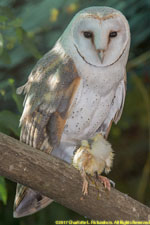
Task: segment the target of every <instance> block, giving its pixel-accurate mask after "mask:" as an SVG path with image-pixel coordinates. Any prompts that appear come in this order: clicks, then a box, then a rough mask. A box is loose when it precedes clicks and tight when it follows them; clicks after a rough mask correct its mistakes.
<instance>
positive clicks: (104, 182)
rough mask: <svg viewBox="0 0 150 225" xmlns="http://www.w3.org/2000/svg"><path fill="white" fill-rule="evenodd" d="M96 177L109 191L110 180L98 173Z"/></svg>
mask: <svg viewBox="0 0 150 225" xmlns="http://www.w3.org/2000/svg"><path fill="white" fill-rule="evenodd" d="M98 178H99V179H100V181H101V183H102V184H103V185H104V187H105V188H106V189H107V190H108V191H110V189H111V184H110V180H109V179H108V178H107V177H104V176H101V175H99V176H98Z"/></svg>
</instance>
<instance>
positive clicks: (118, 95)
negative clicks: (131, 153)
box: [14, 7, 130, 217]
mask: <svg viewBox="0 0 150 225" xmlns="http://www.w3.org/2000/svg"><path fill="white" fill-rule="evenodd" d="M129 46H130V31H129V26H128V22H127V20H126V18H125V17H124V16H123V15H122V13H121V12H119V11H117V10H115V9H112V8H109V7H90V8H87V9H84V10H82V11H81V12H79V13H78V14H77V15H76V16H75V17H74V18H73V20H72V21H71V23H70V24H69V25H68V27H67V29H66V30H65V31H64V33H63V34H62V36H61V37H60V38H59V40H58V41H57V42H56V44H55V46H54V48H53V49H52V50H51V51H50V52H48V53H47V54H46V55H45V56H44V57H43V58H42V59H40V60H39V62H38V63H37V65H36V66H35V68H34V69H33V70H32V72H31V75H30V76H29V79H28V82H27V83H26V84H25V85H24V86H22V87H21V88H20V89H19V90H18V92H19V93H22V92H23V93H25V95H26V96H25V100H24V111H23V114H22V117H21V120H20V124H21V127H22V129H21V137H20V140H21V141H22V142H25V143H26V144H29V145H31V146H33V147H34V148H36V149H40V150H43V151H45V152H47V153H51V154H53V155H55V156H56V157H59V158H61V159H62V160H65V161H67V162H69V163H71V160H72V157H73V152H74V150H75V149H77V148H78V147H80V144H81V142H82V140H89V139H91V138H93V137H94V136H95V135H96V134H97V133H99V134H101V135H103V136H104V137H105V138H107V136H108V133H109V131H110V128H111V124H112V122H113V121H114V122H115V123H117V122H118V120H119V119H120V116H121V113H122V109H123V105H124V100H125V93H126V69H125V67H126V63H127V58H128V52H129ZM101 141H102V140H101ZM99 144H100V143H99ZM106 145H107V144H106ZM93 146H94V144H93ZM81 147H82V146H81ZM100 147H101V144H100ZM94 148H95V147H93V149H91V152H89V154H95V153H94V152H95V151H94ZM96 149H97V147H96ZM106 151H107V150H106ZM96 152H97V151H96ZM100 152H101V155H102V156H103V157H104V154H102V153H103V152H104V151H100ZM100 152H99V154H100ZM110 153H112V151H110ZM108 155H109V154H108ZM110 155H111V154H110ZM82 156H83V159H84V155H82ZM108 158H109V157H108ZM104 159H105V162H106V161H107V157H106V158H105V157H104ZM110 161H112V159H111V160H110ZM99 163H100V162H99ZM100 164H101V163H100ZM100 164H99V165H98V168H99V166H100ZM103 167H104V166H103ZM92 168H94V165H93V166H92ZM103 169H105V167H104V168H103ZM87 170H88V168H87ZM94 170H95V169H94ZM85 173H86V171H85ZM18 193H19V194H18ZM16 199H17V200H16V201H15V209H14V210H15V211H14V216H15V217H21V216H25V215H29V214H32V213H34V212H36V211H38V210H40V209H41V208H43V207H45V206H46V205H47V204H49V203H50V202H51V200H50V199H48V198H46V197H44V196H42V195H40V194H39V193H37V192H35V191H33V190H31V189H28V188H26V187H24V186H21V187H20V188H19V192H18V191H17V193H16ZM31 199H32V201H31Z"/></svg>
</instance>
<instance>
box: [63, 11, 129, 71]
mask: <svg viewBox="0 0 150 225" xmlns="http://www.w3.org/2000/svg"><path fill="white" fill-rule="evenodd" d="M66 34H67V35H66ZM63 37H64V38H65V40H66V41H65V42H66V43H65V45H68V46H69V48H70V47H71V46H70V44H71V45H73V47H75V49H76V51H77V53H78V54H79V56H80V57H81V58H82V60H84V61H85V62H86V63H88V64H90V65H93V66H96V67H104V66H108V65H112V64H114V63H115V62H116V61H118V59H119V58H120V57H121V56H122V55H123V53H124V51H128V50H129V45H130V30H129V25H128V22H127V20H126V18H125V17H124V16H123V14H122V13H121V12H119V11H118V10H115V9H113V8H109V7H90V8H87V9H84V10H82V11H80V12H79V13H77V14H76V16H75V17H74V18H73V20H72V21H71V23H70V24H69V26H68V28H67V29H66V31H65V32H64V35H63ZM64 38H63V39H64ZM70 42H71V43H70ZM127 54H128V52H127Z"/></svg>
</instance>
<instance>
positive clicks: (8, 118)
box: [0, 110, 20, 137]
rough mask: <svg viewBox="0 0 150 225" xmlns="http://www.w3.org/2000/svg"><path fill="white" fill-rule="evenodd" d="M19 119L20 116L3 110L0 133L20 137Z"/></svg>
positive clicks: (0, 114)
mask: <svg viewBox="0 0 150 225" xmlns="http://www.w3.org/2000/svg"><path fill="white" fill-rule="evenodd" d="M19 118H20V116H19V115H17V114H15V113H13V112H10V111H8V110H3V111H1V112H0V131H1V132H4V133H6V134H11V133H12V132H13V133H14V134H15V135H16V136H18V137H19V134H20V130H19V127H18V126H19Z"/></svg>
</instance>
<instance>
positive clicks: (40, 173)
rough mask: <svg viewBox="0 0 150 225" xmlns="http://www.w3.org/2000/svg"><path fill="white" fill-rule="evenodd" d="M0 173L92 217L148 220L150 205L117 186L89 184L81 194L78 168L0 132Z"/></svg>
mask: <svg viewBox="0 0 150 225" xmlns="http://www.w3.org/2000/svg"><path fill="white" fill-rule="evenodd" d="M0 175H2V176H4V177H6V178H8V179H10V180H12V181H15V182H19V183H21V184H24V185H26V186H28V187H30V188H33V189H35V190H37V191H39V192H41V193H42V194H44V195H46V196H48V197H50V198H52V199H54V200H55V201H56V202H59V203H60V204H62V205H64V206H66V207H67V208H70V209H72V210H74V211H75V212H77V213H79V214H81V215H83V216H87V217H88V218H91V219H95V220H109V221H114V220H138V221H139V220H148V219H149V217H150V208H148V207H147V206H145V205H143V204H141V203H140V202H138V201H136V200H134V199H132V198H130V197H129V196H127V195H126V194H123V193H121V192H119V191H117V190H116V189H114V188H112V189H111V191H110V192H108V191H105V189H104V187H103V186H102V185H101V184H100V183H99V187H100V191H99V194H100V197H99V196H98V190H97V188H95V187H94V186H93V185H92V184H90V185H89V194H88V196H83V195H82V192H81V189H82V179H81V176H80V173H79V171H77V170H76V169H75V168H73V167H72V166H71V165H68V164H66V163H65V162H63V161H61V160H59V159H57V158H55V157H53V156H51V155H47V154H45V153H43V152H41V151H37V150H35V149H33V148H31V147H30V146H28V145H25V144H23V143H21V142H19V141H18V140H15V139H13V138H11V137H9V136H7V135H5V134H1V133H0Z"/></svg>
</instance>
